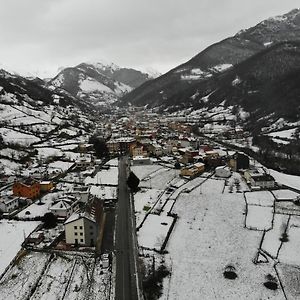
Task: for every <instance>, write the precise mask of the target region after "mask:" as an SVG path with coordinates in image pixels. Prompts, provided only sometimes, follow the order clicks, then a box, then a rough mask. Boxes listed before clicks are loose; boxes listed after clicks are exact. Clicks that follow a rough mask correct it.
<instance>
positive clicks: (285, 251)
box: [278, 216, 300, 267]
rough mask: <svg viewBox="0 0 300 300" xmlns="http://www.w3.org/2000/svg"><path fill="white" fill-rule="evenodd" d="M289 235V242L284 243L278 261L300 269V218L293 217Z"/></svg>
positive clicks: (288, 231)
mask: <svg viewBox="0 0 300 300" xmlns="http://www.w3.org/2000/svg"><path fill="white" fill-rule="evenodd" d="M287 234H288V241H287V242H285V243H282V247H281V249H280V252H279V255H278V259H279V261H280V262H282V263H285V264H290V265H294V266H298V267H300V251H299V249H300V217H298V216H292V217H291V219H290V222H289V226H288V230H287Z"/></svg>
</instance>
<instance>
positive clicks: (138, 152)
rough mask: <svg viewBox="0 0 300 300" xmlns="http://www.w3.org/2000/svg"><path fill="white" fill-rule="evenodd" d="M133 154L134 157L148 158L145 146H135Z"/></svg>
mask: <svg viewBox="0 0 300 300" xmlns="http://www.w3.org/2000/svg"><path fill="white" fill-rule="evenodd" d="M131 154H132V156H133V157H135V156H144V157H146V156H148V153H147V151H146V150H145V148H144V147H143V146H133V147H132V149H131Z"/></svg>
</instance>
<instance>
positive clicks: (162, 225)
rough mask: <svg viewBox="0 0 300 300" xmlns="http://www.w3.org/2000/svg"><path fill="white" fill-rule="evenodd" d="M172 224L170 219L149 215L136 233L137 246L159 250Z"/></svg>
mask: <svg viewBox="0 0 300 300" xmlns="http://www.w3.org/2000/svg"><path fill="white" fill-rule="evenodd" d="M172 222H173V218H172V217H168V216H163V215H161V216H159V215H153V214H149V215H148V217H147V218H146V221H145V222H144V224H143V226H142V227H141V228H140V230H139V231H138V232H137V235H138V241H139V245H140V246H142V247H144V248H149V249H156V250H160V249H161V246H162V245H163V243H164V241H165V238H166V236H167V234H168V231H169V229H170V226H171V225H172Z"/></svg>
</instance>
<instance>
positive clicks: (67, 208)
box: [50, 199, 74, 219]
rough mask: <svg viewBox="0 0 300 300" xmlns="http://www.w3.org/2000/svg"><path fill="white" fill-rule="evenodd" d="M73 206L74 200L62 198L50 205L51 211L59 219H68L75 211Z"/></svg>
mask: <svg viewBox="0 0 300 300" xmlns="http://www.w3.org/2000/svg"><path fill="white" fill-rule="evenodd" d="M73 206H74V205H73V203H72V202H70V201H67V200H66V199H61V200H59V201H57V202H55V203H54V204H53V205H52V206H51V207H50V211H51V212H52V213H53V214H54V215H55V216H56V217H57V218H58V219H67V218H68V217H70V216H71V214H72V213H73Z"/></svg>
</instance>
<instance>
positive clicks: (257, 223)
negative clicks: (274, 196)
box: [246, 205, 273, 230]
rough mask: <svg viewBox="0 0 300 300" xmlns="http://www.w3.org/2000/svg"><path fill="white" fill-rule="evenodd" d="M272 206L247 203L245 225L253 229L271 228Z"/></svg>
mask: <svg viewBox="0 0 300 300" xmlns="http://www.w3.org/2000/svg"><path fill="white" fill-rule="evenodd" d="M272 221H273V207H271V206H258V205H248V210H247V216H246V227H247V228H249V229H254V230H269V229H271V228H272Z"/></svg>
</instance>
